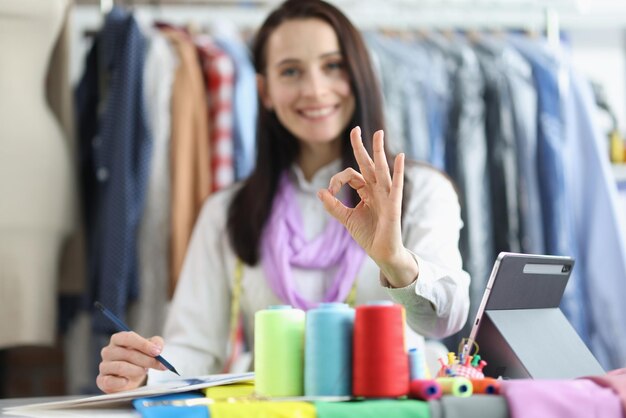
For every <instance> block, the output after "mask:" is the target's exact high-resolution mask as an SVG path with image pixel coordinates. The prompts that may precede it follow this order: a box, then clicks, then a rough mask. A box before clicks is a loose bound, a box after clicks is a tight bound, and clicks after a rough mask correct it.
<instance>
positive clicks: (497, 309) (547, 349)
mask: <svg viewBox="0 0 626 418" xmlns="http://www.w3.org/2000/svg"><path fill="white" fill-rule="evenodd" d="M573 268H574V260H573V259H572V258H570V257H562V256H550V255H530V254H517V253H500V254H499V255H498V258H497V259H496V262H495V264H494V266H493V270H492V272H491V275H490V277H489V281H488V282H487V287H486V289H485V293H484V294H483V299H482V301H481V304H480V306H479V308H478V312H477V314H476V318H475V319H474V323H473V325H472V331H471V333H470V340H473V341H475V342H476V343H477V344H478V349H479V354H480V355H481V358H482V359H484V360H485V361H486V362H487V366H486V367H485V368H484V370H483V371H484V372H485V375H486V376H491V377H503V378H542V379H569V378H575V377H580V376H589V375H598V374H604V373H605V372H604V370H603V369H602V367H601V366H600V364H599V363H598V361H597V360H596V359H595V357H594V356H593V354H592V353H591V352H590V351H589V349H588V348H587V347H586V346H585V344H584V343H583V341H582V340H581V339H580V337H579V336H578V334H577V333H576V331H575V330H574V328H573V327H572V326H571V324H570V323H569V321H568V320H567V318H566V317H565V315H563V312H562V311H561V309H560V308H559V304H560V303H561V298H562V297H563V293H564V291H565V287H566V286H567V281H568V280H569V277H570V274H571V272H572V269H573Z"/></svg>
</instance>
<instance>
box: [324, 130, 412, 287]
mask: <svg viewBox="0 0 626 418" xmlns="http://www.w3.org/2000/svg"><path fill="white" fill-rule="evenodd" d="M383 137H384V133H383V131H377V132H376V133H374V137H373V142H374V160H372V159H371V158H370V156H369V154H368V153H367V150H366V149H365V147H364V146H363V141H362V140H361V129H360V128H359V127H356V128H354V129H352V131H351V132H350V142H351V144H352V149H353V151H354V156H355V157H356V160H357V163H358V165H359V169H360V173H359V172H357V171H356V170H354V169H352V168H347V169H345V170H343V171H342V172H340V173H338V174H336V175H334V176H333V177H332V178H331V180H330V185H329V187H328V190H320V191H319V192H318V196H319V198H320V199H321V200H322V202H323V203H324V207H325V208H326V210H327V211H328V212H329V213H330V214H331V215H332V216H333V217H335V218H336V219H337V220H338V221H339V222H341V223H342V224H343V225H344V226H345V227H346V228H347V229H348V231H349V232H350V234H351V235H352V237H353V238H354V240H355V241H356V242H357V243H358V244H359V245H360V246H361V247H363V249H364V250H365V251H366V252H367V254H368V255H369V256H370V257H371V258H372V259H373V260H374V261H375V262H376V264H378V266H379V267H380V269H381V273H382V274H383V275H384V276H385V277H386V278H387V280H388V282H389V284H390V285H391V286H392V287H404V286H407V285H408V284H410V283H411V282H413V281H414V280H415V279H416V277H417V275H418V266H417V263H416V261H415V259H414V258H413V257H412V255H411V254H410V253H409V251H408V250H407V249H406V248H405V247H404V244H403V243H402V235H401V223H400V219H401V216H402V189H403V187H404V154H399V155H398V156H396V158H395V162H394V170H393V178H392V176H391V173H390V171H389V166H388V164H387V158H386V156H385V150H384V146H383V141H384V139H383ZM344 184H348V185H349V186H350V187H352V188H353V189H355V190H356V191H357V193H358V194H359V196H360V198H361V201H360V202H359V204H358V205H357V206H356V207H355V208H353V209H352V208H348V207H346V206H345V205H344V204H343V203H341V202H340V201H339V200H338V199H337V198H335V195H336V194H337V193H339V190H340V189H341V187H342V186H343V185H344Z"/></svg>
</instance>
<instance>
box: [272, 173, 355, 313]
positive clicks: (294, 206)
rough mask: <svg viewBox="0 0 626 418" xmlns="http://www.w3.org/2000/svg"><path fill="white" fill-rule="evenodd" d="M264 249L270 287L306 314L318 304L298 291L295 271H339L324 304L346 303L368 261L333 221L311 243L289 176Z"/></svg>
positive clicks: (281, 184) (279, 195)
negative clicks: (365, 260) (335, 269)
mask: <svg viewBox="0 0 626 418" xmlns="http://www.w3.org/2000/svg"><path fill="white" fill-rule="evenodd" d="M261 245H262V248H261V254H262V263H263V268H264V270H265V275H266V276H267V281H268V283H269V285H270V287H271V288H272V290H273V291H274V293H275V294H276V296H278V297H279V298H280V300H282V301H283V302H284V303H287V304H290V305H292V306H294V307H297V308H300V309H304V310H308V309H311V308H314V307H316V306H317V304H318V303H317V302H311V301H310V300H307V299H305V298H304V297H303V296H302V295H300V293H298V291H297V290H296V289H295V286H294V283H293V277H292V271H291V269H292V267H297V268H301V269H310V270H314V269H315V270H326V269H329V268H332V267H338V268H337V273H336V274H335V278H334V279H333V282H332V283H331V285H330V287H329V288H328V289H327V290H326V293H325V295H324V298H323V299H322V300H321V301H320V302H343V301H344V300H345V299H346V297H347V296H348V293H350V289H351V287H352V284H353V283H354V280H355V279H356V274H357V272H358V271H359V268H360V267H361V264H362V263H363V260H364V259H365V251H364V250H363V249H362V248H361V247H360V246H359V245H358V244H357V243H356V242H354V240H353V239H352V237H351V236H350V233H349V232H348V230H347V229H346V228H345V227H344V226H343V225H342V224H341V223H339V221H337V220H336V219H335V218H330V219H329V221H328V223H327V224H326V229H325V230H324V231H323V232H322V233H321V234H320V235H319V236H317V237H315V238H313V239H312V240H310V241H307V239H306V238H305V236H304V228H303V222H302V216H301V214H300V208H299V207H298V202H297V201H296V192H295V190H294V186H293V184H291V181H290V180H289V178H288V176H287V175H286V174H283V175H282V176H281V178H280V180H279V183H278V190H277V192H276V196H275V197H274V203H273V205H272V212H271V214H270V217H269V219H268V221H267V224H266V226H265V230H264V231H263V236H262V238H261Z"/></svg>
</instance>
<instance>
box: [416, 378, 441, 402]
mask: <svg viewBox="0 0 626 418" xmlns="http://www.w3.org/2000/svg"><path fill="white" fill-rule="evenodd" d="M442 393H443V392H442V390H441V385H440V384H439V383H438V382H437V381H436V380H435V379H415V380H411V384H410V385H409V397H411V398H413V399H419V400H422V401H432V400H435V399H439V398H441V395H442Z"/></svg>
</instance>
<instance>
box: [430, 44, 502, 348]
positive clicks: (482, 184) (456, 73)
mask: <svg viewBox="0 0 626 418" xmlns="http://www.w3.org/2000/svg"><path fill="white" fill-rule="evenodd" d="M428 42H430V45H431V46H432V47H433V48H438V49H439V50H440V51H441V52H442V53H444V54H445V55H446V56H447V57H448V59H447V60H446V65H447V70H448V77H449V85H450V91H451V101H450V103H449V107H448V114H447V115H446V116H447V122H448V123H447V127H446V131H445V166H446V171H447V172H448V173H449V174H450V177H452V179H453V180H454V181H455V183H456V185H457V186H458V190H459V201H460V202H461V217H462V219H463V222H464V225H465V226H464V227H463V229H462V230H461V235H460V240H459V248H460V250H461V255H462V256H463V266H464V269H465V270H466V271H467V272H468V273H469V274H470V276H471V278H472V280H471V282H470V312H469V317H470V318H472V317H473V316H474V315H475V314H476V312H477V310H478V306H479V305H480V301H481V299H482V295H483V292H484V290H485V285H486V283H487V279H488V278H489V272H490V271H491V267H492V265H493V261H494V260H495V247H494V241H493V217H492V210H491V192H490V186H489V185H490V178H489V176H488V168H489V167H488V150H487V139H486V136H485V135H486V132H485V102H484V99H483V95H484V88H485V82H484V79H483V76H482V74H481V71H480V67H479V63H478V60H477V58H476V54H475V53H474V51H472V49H471V48H469V47H468V46H467V44H466V43H464V42H461V41H456V40H455V41H454V42H452V41H449V40H448V39H446V38H444V37H443V36H437V34H432V35H430V36H429V37H428ZM471 325H472V324H471V323H470V322H468V323H467V324H466V325H465V328H464V329H463V330H462V331H461V332H460V333H457V334H456V335H453V336H451V337H448V338H447V339H446V340H445V344H446V345H447V346H448V347H450V348H452V347H457V346H458V343H459V340H460V337H461V336H462V335H468V334H469V332H470V329H471Z"/></svg>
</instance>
